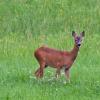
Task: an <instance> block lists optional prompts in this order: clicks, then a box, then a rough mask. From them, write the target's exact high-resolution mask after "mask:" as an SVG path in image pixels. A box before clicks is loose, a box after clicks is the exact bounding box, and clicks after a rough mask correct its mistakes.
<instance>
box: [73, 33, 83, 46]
mask: <svg viewBox="0 0 100 100" xmlns="http://www.w3.org/2000/svg"><path fill="white" fill-rule="evenodd" d="M72 36H73V37H74V41H75V44H76V46H78V47H80V46H81V43H82V39H83V37H84V36H85V32H84V31H83V32H81V33H80V35H77V33H76V32H74V31H73V32H72Z"/></svg>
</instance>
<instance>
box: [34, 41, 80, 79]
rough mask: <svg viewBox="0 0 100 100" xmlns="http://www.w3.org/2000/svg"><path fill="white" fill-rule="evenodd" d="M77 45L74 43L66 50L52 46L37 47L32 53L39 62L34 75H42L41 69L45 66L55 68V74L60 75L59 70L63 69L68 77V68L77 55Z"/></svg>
mask: <svg viewBox="0 0 100 100" xmlns="http://www.w3.org/2000/svg"><path fill="white" fill-rule="evenodd" d="M78 51H79V45H77V44H76V42H75V44H74V48H73V49H72V50H71V51H70V52H68V51H59V50H55V49H52V48H48V47H45V46H42V47H40V48H38V49H37V50H36V51H35V52H34V55H35V57H36V59H37V61H38V62H39V64H40V68H39V69H38V70H37V71H36V72H35V75H36V77H43V70H44V68H46V67H47V66H50V67H54V68H56V69H57V71H56V76H57V75H60V70H61V69H62V68H64V69H65V74H66V76H67V78H68V79H69V69H70V67H71V66H72V64H73V62H74V60H75V59H76V57H77V54H78Z"/></svg>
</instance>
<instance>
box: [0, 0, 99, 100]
mask: <svg viewBox="0 0 100 100" xmlns="http://www.w3.org/2000/svg"><path fill="white" fill-rule="evenodd" d="M73 30H75V31H76V32H78V33H80V32H82V31H83V30H84V31H85V38H84V41H83V44H82V46H81V48H80V51H79V55H78V57H77V59H76V61H75V63H74V64H73V66H72V68H71V72H70V73H71V83H67V84H64V81H65V80H66V79H65V76H64V75H63V74H62V76H61V77H60V78H59V79H58V80H56V79H54V78H53V77H54V75H55V71H56V70H55V69H53V68H50V67H49V68H47V69H45V73H44V78H43V79H40V80H37V79H35V76H34V72H35V70H36V69H37V68H38V66H39V65H38V63H37V61H36V59H35V58H34V56H33V53H34V50H35V49H36V48H38V47H40V46H41V45H48V46H49V47H51V48H56V49H59V50H68V51H70V50H71V49H72V48H73V45H74V41H73V38H72V36H71V32H72V31H73ZM99 32H100V1H99V0H86V1H85V0H0V100H99V99H100V33H99Z"/></svg>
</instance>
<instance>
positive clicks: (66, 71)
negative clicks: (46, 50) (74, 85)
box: [65, 68, 70, 83]
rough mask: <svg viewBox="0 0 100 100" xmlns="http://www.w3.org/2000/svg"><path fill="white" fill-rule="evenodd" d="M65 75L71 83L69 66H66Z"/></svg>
mask: <svg viewBox="0 0 100 100" xmlns="http://www.w3.org/2000/svg"><path fill="white" fill-rule="evenodd" d="M65 76H66V78H67V80H68V83H70V71H69V69H68V68H65Z"/></svg>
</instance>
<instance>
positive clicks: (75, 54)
mask: <svg viewBox="0 0 100 100" xmlns="http://www.w3.org/2000/svg"><path fill="white" fill-rule="evenodd" d="M78 51H79V47H78V46H77V45H76V44H74V48H73V49H72V51H71V57H72V60H73V61H74V60H75V59H76V57H77V54H78Z"/></svg>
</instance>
